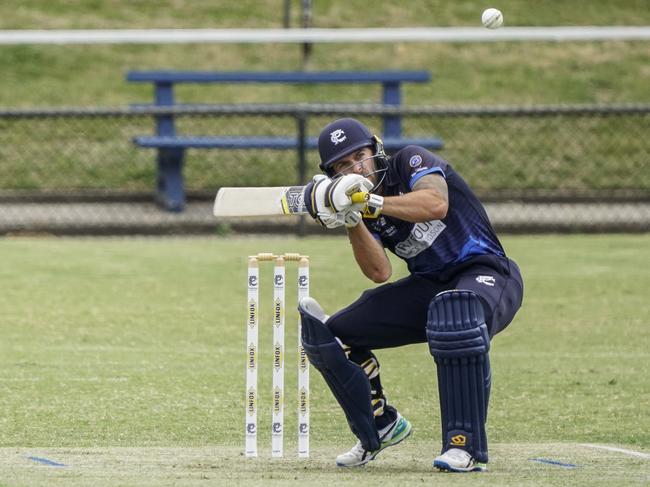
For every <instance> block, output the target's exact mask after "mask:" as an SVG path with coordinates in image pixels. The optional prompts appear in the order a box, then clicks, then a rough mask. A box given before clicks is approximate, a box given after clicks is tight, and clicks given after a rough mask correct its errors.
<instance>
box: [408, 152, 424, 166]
mask: <svg viewBox="0 0 650 487" xmlns="http://www.w3.org/2000/svg"><path fill="white" fill-rule="evenodd" d="M420 164H422V156H421V155H420V154H415V155H414V156H411V158H410V159H409V166H411V167H418V166H419V165H420Z"/></svg>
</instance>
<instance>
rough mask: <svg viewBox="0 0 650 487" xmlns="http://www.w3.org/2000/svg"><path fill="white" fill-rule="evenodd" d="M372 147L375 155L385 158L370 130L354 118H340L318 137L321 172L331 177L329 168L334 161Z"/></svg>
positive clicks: (379, 142) (376, 138)
mask: <svg viewBox="0 0 650 487" xmlns="http://www.w3.org/2000/svg"><path fill="white" fill-rule="evenodd" d="M370 146H372V147H374V148H375V153H376V154H377V155H378V156H380V157H385V154H384V149H383V147H382V144H381V141H380V140H379V138H378V137H377V136H375V135H373V134H372V133H371V132H370V129H368V127H366V126H365V125H364V124H362V123H361V122H359V121H358V120H355V119H354V118H341V119H339V120H335V121H333V122H332V123H330V124H329V125H327V126H326V127H325V128H324V129H323V130H322V131H321V133H320V135H319V137H318V153H319V154H320V160H321V162H320V164H319V165H318V167H320V169H321V171H323V172H324V173H325V174H328V175H329V176H332V175H333V174H332V169H331V166H332V164H334V163H335V162H336V161H338V160H339V159H341V158H342V157H345V156H347V155H349V154H352V153H353V152H355V151H358V150H359V149H361V148H362V147H370Z"/></svg>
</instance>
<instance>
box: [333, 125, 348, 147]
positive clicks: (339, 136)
mask: <svg viewBox="0 0 650 487" xmlns="http://www.w3.org/2000/svg"><path fill="white" fill-rule="evenodd" d="M346 139H347V137H346V136H345V132H344V131H343V130H341V129H337V130H335V131H334V132H332V133H331V134H330V140H331V141H332V144H334V145H339V144H340V143H341V142H343V141H345V140H346Z"/></svg>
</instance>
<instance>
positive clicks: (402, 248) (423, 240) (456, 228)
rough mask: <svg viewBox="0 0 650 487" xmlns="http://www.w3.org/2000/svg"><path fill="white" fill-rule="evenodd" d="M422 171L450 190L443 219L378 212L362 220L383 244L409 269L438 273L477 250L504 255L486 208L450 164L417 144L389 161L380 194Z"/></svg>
mask: <svg viewBox="0 0 650 487" xmlns="http://www.w3.org/2000/svg"><path fill="white" fill-rule="evenodd" d="M426 174H440V175H441V176H443V177H444V178H445V180H446V181H447V187H448V189H449V210H448V212H447V216H446V217H445V218H444V219H442V220H431V221H428V222H421V223H411V222H407V221H404V220H400V219H398V218H393V217H390V216H385V215H381V216H380V217H379V218H377V219H364V220H363V221H364V223H365V225H366V227H367V228H368V230H370V232H371V233H372V234H373V236H374V237H375V238H377V239H379V240H380V241H381V243H382V244H383V246H384V247H385V248H387V249H389V250H390V251H391V252H393V253H394V254H395V255H397V256H398V257H400V258H401V259H403V260H404V261H406V263H407V265H408V269H409V271H410V272H411V273H412V274H423V275H437V274H438V273H439V272H440V271H442V270H444V269H445V268H447V267H450V266H453V265H456V264H459V263H461V262H463V261H465V260H467V259H469V258H470V257H473V256H477V255H486V254H488V255H497V256H505V252H504V250H503V247H502V246H501V243H500V242H499V239H498V238H497V236H496V234H495V233H494V230H493V228H492V224H491V223H490V220H489V218H488V216H487V213H486V211H485V208H484V207H483V205H482V204H481V202H480V201H479V200H478V198H477V197H476V195H475V194H474V193H473V191H472V190H471V189H470V187H469V186H468V185H467V183H466V182H465V180H464V179H463V178H462V177H460V175H459V174H458V173H457V172H456V171H454V169H453V168H452V167H451V165H450V164H449V163H448V162H447V161H445V160H444V159H441V158H440V157H438V156H436V155H435V154H433V153H431V152H429V151H428V150H426V149H424V148H422V147H418V146H412V145H411V146H407V147H405V148H404V149H402V150H400V151H399V152H397V153H396V154H395V155H394V156H393V157H392V158H391V159H390V161H389V163H388V171H387V174H386V177H385V179H384V182H383V195H384V196H397V195H400V194H404V193H409V192H411V191H412V190H413V185H414V184H415V183H416V182H417V181H418V180H419V179H420V178H421V177H422V176H424V175H426Z"/></svg>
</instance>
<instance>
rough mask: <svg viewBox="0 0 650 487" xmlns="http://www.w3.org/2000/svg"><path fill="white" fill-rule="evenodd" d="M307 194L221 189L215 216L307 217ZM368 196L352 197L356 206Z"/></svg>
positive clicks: (296, 189) (289, 189) (286, 189)
mask: <svg viewBox="0 0 650 487" xmlns="http://www.w3.org/2000/svg"><path fill="white" fill-rule="evenodd" d="M304 190H305V186H274V187H261V188H251V187H248V188H245V187H244V188H241V187H238V188H221V189H219V191H218V192H217V196H216V198H215V199H214V208H213V211H212V213H213V214H214V216H216V217H244V216H276V215H306V214H307V213H308V212H307V207H306V206H305V197H304ZM367 196H368V193H366V192H364V191H360V192H357V193H353V194H352V195H351V196H350V197H351V198H352V202H353V203H363V202H365V201H366V199H367Z"/></svg>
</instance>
